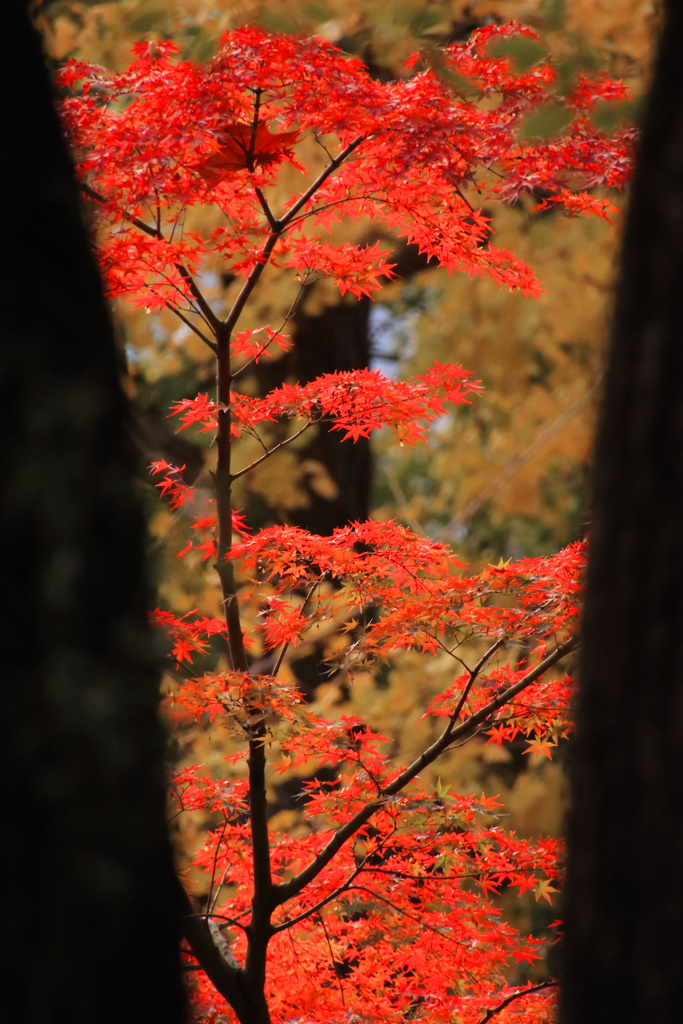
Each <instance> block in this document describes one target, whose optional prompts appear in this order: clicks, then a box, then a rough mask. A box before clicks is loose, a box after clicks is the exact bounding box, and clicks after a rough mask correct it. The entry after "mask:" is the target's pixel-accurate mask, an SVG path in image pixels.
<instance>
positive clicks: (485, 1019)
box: [477, 980, 560, 1024]
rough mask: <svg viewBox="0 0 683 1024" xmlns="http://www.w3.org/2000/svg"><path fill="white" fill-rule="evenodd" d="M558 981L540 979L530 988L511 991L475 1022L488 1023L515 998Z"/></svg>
mask: <svg viewBox="0 0 683 1024" xmlns="http://www.w3.org/2000/svg"><path fill="white" fill-rule="evenodd" d="M559 984H560V983H559V981H555V980H552V981H540V982H539V983H538V985H532V986H531V988H523V989H521V990H520V991H519V992H513V993H512V995H511V996H508V997H507V999H503V1001H502V1003H498V1005H497V1006H493V1007H492V1008H491V1009H490V1010H487V1011H486V1013H485V1014H484V1016H483V1017H482V1018H481V1020H479V1021H478V1022H477V1024H488V1022H489V1021H490V1020H491V1018H492V1017H494V1016H495V1015H496V1014H497V1013H500V1011H501V1010H504V1009H505V1007H506V1006H509V1005H510V1003H512V1002H513V1001H514V1000H515V999H521V998H522V996H528V995H530V994H531V993H532V992H540V991H541V990H542V989H544V988H552V987H553V986H555V985H559Z"/></svg>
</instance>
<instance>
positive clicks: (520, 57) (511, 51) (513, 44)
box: [488, 36, 546, 71]
mask: <svg viewBox="0 0 683 1024" xmlns="http://www.w3.org/2000/svg"><path fill="white" fill-rule="evenodd" d="M488 49H489V53H490V54H491V56H492V57H498V58H501V57H510V58H511V59H512V60H513V61H514V64H515V67H516V68H517V70H518V71H526V69H527V68H530V67H531V66H532V65H533V64H537V63H538V61H539V60H541V58H542V57H543V56H544V55H545V52H546V51H545V50H544V49H543V47H542V46H541V45H540V44H539V43H537V42H536V41H535V40H534V39H529V38H527V37H524V36H522V37H521V38H519V39H500V40H499V41H498V42H496V43H493V44H492V45H491V46H489V48H488Z"/></svg>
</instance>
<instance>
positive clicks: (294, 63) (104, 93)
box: [59, 25, 633, 309]
mask: <svg viewBox="0 0 683 1024" xmlns="http://www.w3.org/2000/svg"><path fill="white" fill-rule="evenodd" d="M519 34H526V35H529V34H530V33H529V30H527V29H523V28H521V27H520V26H516V25H502V26H495V25H490V26H487V27H486V28H483V29H479V30H477V31H476V32H474V33H473V34H472V36H471V37H470V39H469V40H468V42H466V43H462V44H456V45H452V46H449V47H447V48H446V50H445V51H443V55H442V62H443V63H442V68H441V71H438V70H435V69H433V68H428V69H426V70H423V71H420V72H415V70H414V66H415V65H416V64H417V63H418V62H419V55H415V56H414V58H413V59H412V60H411V62H410V63H409V65H408V67H407V69H406V77H405V78H404V79H401V80H400V81H398V82H388V83H387V82H378V81H376V80H374V79H373V78H371V77H370V75H369V73H368V71H367V69H366V68H365V67H364V66H363V65H361V64H360V63H359V62H358V61H356V60H350V59H348V58H347V57H346V56H345V55H343V54H341V53H340V52H339V51H338V50H336V49H335V48H334V47H333V46H331V45H330V44H329V43H326V42H325V41H324V40H321V39H319V38H314V39H297V38H292V37H277V36H271V35H267V34H265V33H263V32H261V31H259V30H257V29H255V28H244V29H240V30H238V31H236V32H232V33H229V34H228V35H226V36H225V37H224V39H223V40H222V46H221V49H220V51H219V53H218V54H217V56H216V57H215V58H214V59H213V60H211V61H209V62H208V63H207V64H205V65H197V64H194V63H192V62H191V61H185V60H181V59H179V58H178V54H177V51H176V50H175V48H174V47H173V45H172V44H171V43H155V44H140V45H139V46H138V47H137V48H136V54H137V56H136V59H135V60H134V62H133V63H132V64H131V66H130V67H129V68H128V70H127V71H125V72H123V73H121V74H116V75H111V74H109V73H108V72H106V71H104V69H102V68H99V67H96V66H93V65H88V64H84V63H82V62H74V61H71V62H69V63H67V64H66V66H65V67H64V68H63V69H62V70H61V71H60V73H59V81H60V84H61V85H62V86H63V87H68V88H69V89H71V90H72V95H71V96H69V97H68V98H67V99H66V100H65V101H64V103H63V120H64V124H65V126H66V129H67V131H68V133H69V134H70V136H71V138H72V141H73V144H74V148H75V150H76V152H77V153H78V154H79V155H80V160H79V171H80V174H81V175H82V177H83V179H84V180H85V181H87V182H88V184H89V186H90V187H91V188H94V189H95V190H97V192H98V193H99V194H100V196H101V199H102V202H101V204H100V206H99V208H98V213H99V215H100V217H101V218H102V221H103V226H105V227H106V228H108V231H105V232H104V233H103V234H102V238H101V249H100V257H101V265H102V267H103V270H104V274H105V278H106V282H107V285H108V288H109V291H110V293H111V294H112V295H123V296H126V297H129V298H132V300H133V301H134V302H136V303H137V304H141V305H145V306H147V307H148V308H150V309H153V308H157V307H159V306H164V305H166V304H167V303H170V304H171V305H176V306H177V305H178V304H181V305H184V304H189V306H190V307H191V308H192V295H191V292H190V289H189V285H188V280H187V277H186V276H184V275H183V273H182V272H181V271H179V269H178V268H179V267H181V266H183V267H185V268H186V269H187V270H189V271H190V273H192V272H194V270H196V268H197V267H198V266H199V265H200V263H202V262H203V261H205V260H206V259H207V258H208V259H211V260H212V262H214V263H215V262H216V261H222V262H223V263H224V264H227V267H228V268H229V269H231V270H232V272H233V273H248V272H249V271H250V270H251V269H252V268H253V267H254V266H255V265H256V264H257V263H258V262H259V261H260V260H261V259H262V258H263V256H262V253H263V246H264V243H265V241H266V239H267V237H268V235H269V232H270V230H271V226H272V225H271V222H270V221H269V219H268V217H267V216H266V215H265V213H264V210H263V206H262V203H261V200H260V198H259V192H260V194H261V196H263V195H264V193H267V192H268V189H269V188H270V186H271V185H272V184H274V182H275V180H276V175H277V172H278V170H279V168H280V167H281V165H282V162H283V161H289V162H291V163H294V164H295V165H296V166H301V168H302V169H304V168H303V166H302V165H300V164H299V163H298V162H297V157H298V156H300V158H301V159H302V160H304V159H305V158H306V153H305V151H304V150H305V147H303V143H304V142H305V140H306V139H307V138H308V139H315V140H317V141H318V142H320V144H321V145H323V146H324V148H326V149H327V151H328V152H330V154H331V152H332V151H331V149H330V147H332V149H334V140H336V144H337V146H338V147H339V149H338V154H339V153H341V152H342V151H343V150H344V147H347V146H349V144H352V145H353V146H354V147H355V148H354V149H353V152H350V153H348V154H347V159H345V160H344V161H343V162H342V163H341V164H340V166H338V167H334V168H333V173H330V174H329V176H328V177H327V179H326V180H325V181H324V182H323V183H322V184H321V186H320V187H319V188H318V189H317V190H316V191H315V193H314V194H312V195H311V197H310V199H308V200H307V201H304V202H303V204H302V205H301V207H300V208H298V210H297V215H296V216H295V217H294V218H293V219H292V220H291V222H290V223H289V224H288V227H287V231H286V232H284V233H283V234H282V235H281V236H280V238H279V240H278V244H277V247H276V250H275V253H274V258H276V259H280V260H281V261H282V262H283V264H284V265H286V266H291V267H294V268H296V270H297V271H298V272H299V274H301V275H304V276H307V275H309V274H311V273H323V274H326V275H328V276H330V277H331V278H332V279H333V280H335V281H336V282H337V284H338V285H339V287H340V289H341V291H342V292H343V291H346V290H349V291H351V292H352V293H353V294H355V295H359V296H360V295H367V294H370V292H371V291H372V290H373V289H375V288H376V287H377V286H378V278H379V277H380V276H384V277H387V276H391V266H390V264H387V262H386V259H385V253H383V252H382V251H381V250H380V249H379V248H378V246H351V245H345V244H344V245H332V244H331V243H330V242H328V241H326V240H324V239H321V238H320V237H319V235H318V234H317V233H316V227H317V228H322V229H328V228H329V225H330V224H331V223H332V222H334V221H335V220H338V219H339V218H340V217H341V216H343V215H344V216H352V217H356V218H362V217H368V218H370V219H372V220H373V221H374V222H378V221H384V223H385V224H386V225H387V227H388V228H390V229H392V230H395V231H396V232H398V234H399V235H402V236H403V237H405V238H406V239H407V241H409V242H413V243H415V244H417V245H418V246H419V248H420V250H421V251H422V252H423V253H424V254H425V255H426V256H428V257H430V258H433V259H436V260H438V261H439V262H440V263H441V264H442V265H443V266H446V267H448V268H449V269H457V270H466V271H468V272H469V273H471V274H486V275H488V276H490V277H492V278H493V279H494V280H496V281H498V282H499V283H501V284H505V285H507V286H509V287H511V288H520V289H522V290H523V291H524V292H525V294H528V295H533V294H538V291H539V285H538V282H537V281H536V279H535V277H534V275H533V273H532V271H531V270H530V269H529V268H528V267H527V266H525V264H524V263H523V262H522V261H521V260H519V259H518V258H517V257H515V256H514V255H513V254H511V253H508V252H506V251H504V250H500V249H498V248H496V247H495V246H494V245H484V244H483V243H484V242H486V240H487V235H488V231H487V221H486V219H485V218H484V217H483V216H482V215H481V213H480V212H479V211H477V210H473V209H472V208H471V206H470V204H469V202H468V201H467V199H466V198H465V196H464V191H463V190H466V189H467V188H468V187H470V186H476V188H477V190H478V192H479V194H480V195H481V196H482V197H483V198H484V199H486V198H487V197H488V198H493V199H496V198H500V199H502V200H504V201H506V202H512V201H514V200H516V199H517V198H518V197H519V196H520V195H522V194H524V193H532V194H535V195H538V194H540V195H541V196H542V197H544V198H545V199H547V200H549V201H552V202H553V203H557V204H560V205H562V206H564V207H565V209H567V210H568V211H569V212H577V211H578V210H586V211H588V210H591V211H593V212H600V211H601V210H602V211H603V212H604V208H605V203H604V201H603V200H602V199H595V198H593V197H590V196H589V195H587V190H589V189H592V188H595V187H596V186H599V185H610V186H621V185H622V184H623V182H624V180H625V177H626V175H627V172H628V167H629V164H630V159H631V148H632V138H633V132H632V131H631V130H627V129H623V128H622V129H619V130H617V131H614V132H603V131H601V130H599V129H598V128H597V127H595V125H594V124H593V123H592V122H591V121H590V117H589V114H590V111H591V109H592V108H593V107H594V106H595V105H596V103H598V102H600V101H603V100H614V99H620V98H621V97H622V96H623V95H624V89H623V87H622V86H621V84H620V83H618V82H614V81H612V80H610V79H608V78H607V77H606V76H604V75H600V76H595V77H593V78H588V77H586V76H583V77H582V78H581V79H580V80H579V83H578V85H577V87H576V89H575V90H574V92H573V93H572V94H571V95H570V96H568V97H564V98H560V99H558V97H557V96H556V95H555V92H554V79H555V72H554V69H553V68H552V67H551V66H550V65H549V64H543V63H539V64H537V65H535V66H534V67H532V68H530V69H528V70H526V71H524V72H516V71H514V70H513V67H512V64H511V62H510V61H509V60H507V59H503V58H500V59H495V58H493V57H492V56H491V54H490V52H489V49H488V47H489V45H490V44H491V43H492V42H495V41H496V40H500V39H503V38H505V37H508V36H512V35H519ZM454 74H455V75H456V76H458V78H459V80H462V79H465V80H467V81H468V82H469V83H470V85H471V89H472V94H471V95H467V96H465V95H457V94H456V93H455V92H454V91H453V89H452V88H451V86H450V84H449V75H451V76H452V75H454ZM255 98H256V102H255ZM482 101H484V102H482ZM551 101H552V102H554V103H562V104H563V105H564V107H565V108H566V110H567V111H568V114H569V116H570V118H571V121H570V124H569V125H568V127H567V128H566V129H565V130H564V131H563V132H562V133H561V134H560V135H559V136H557V137H555V138H552V139H550V140H547V141H544V142H538V141H534V142H531V143H523V142H521V141H520V128H521V127H522V126H523V124H524V122H525V119H526V118H527V117H528V116H529V115H530V114H531V113H533V112H534V111H535V110H537V109H539V108H542V107H543V106H544V105H545V104H547V103H548V102H551ZM492 172H495V173H492ZM539 190H540V192H539ZM196 204H211V205H213V206H215V207H217V208H218V209H220V210H221V211H222V213H223V214H224V215H225V217H226V219H227V221H228V224H229V227H221V228H217V229H216V230H215V231H214V232H213V234H212V235H211V236H210V237H201V236H200V235H198V234H192V233H190V232H187V231H185V230H184V227H183V220H184V211H185V210H186V209H187V207H188V206H192V205H196ZM136 219H138V220H142V221H144V222H145V223H146V225H147V231H145V232H142V233H141V231H140V230H138V228H137V227H136V226H135V224H134V223H133V221H134V220H136Z"/></svg>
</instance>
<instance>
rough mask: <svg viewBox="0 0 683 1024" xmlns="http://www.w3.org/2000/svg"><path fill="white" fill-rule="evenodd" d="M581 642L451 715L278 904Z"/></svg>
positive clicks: (279, 895)
mask: <svg viewBox="0 0 683 1024" xmlns="http://www.w3.org/2000/svg"><path fill="white" fill-rule="evenodd" d="M577 645H578V640H576V639H574V638H572V639H571V640H568V641H567V642H566V643H564V644H561V645H560V646H559V647H558V648H557V649H556V650H555V651H553V653H552V654H549V655H548V656H547V657H546V658H544V659H543V661H541V662H539V664H538V665H536V667H535V668H533V669H532V670H531V671H530V672H527V674H526V675H525V676H523V677H522V679H520V680H519V681H518V682H517V683H515V684H514V685H513V686H509V687H508V688H507V690H504V691H503V692H502V693H501V694H499V696H498V697H495V698H494V699H493V700H491V701H489V703H488V704H487V705H486V706H485V707H483V708H481V709H480V710H479V711H478V712H476V714H474V715H470V717H469V718H468V719H466V721H464V722H462V723H461V724H460V725H459V726H457V727H454V723H453V720H452V719H449V722H448V725H447V726H446V728H445V729H444V731H443V732H442V734H441V736H440V737H439V738H438V739H437V740H435V741H434V743H432V744H431V746H429V747H427V749H426V750H424V751H423V752H422V754H420V756H419V757H418V758H416V759H415V761H413V763H412V764H410V765H408V767H407V768H405V769H404V771H402V772H401V774H400V775H398V776H397V777H396V778H395V779H394V781H393V782H390V783H389V785H388V786H386V787H385V788H384V790H383V791H382V796H381V798H377V799H375V800H371V801H370V802H369V803H367V804H366V805H365V807H361V809H360V810H359V811H357V812H356V813H355V814H354V815H353V817H352V818H350V819H349V820H348V821H347V822H346V824H345V825H342V826H341V827H340V828H338V829H337V831H336V832H335V833H334V835H333V836H332V838H331V839H330V840H329V842H328V843H327V845H326V846H324V847H323V849H322V850H321V851H320V853H319V854H318V855H317V856H316V857H314V859H313V860H312V861H311V862H310V863H309V864H308V865H307V866H306V867H305V868H303V869H302V870H301V871H300V872H299V874H298V875H295V876H294V878H290V879H289V881H288V882H281V883H280V884H279V885H276V886H275V896H276V901H277V903H278V904H281V903H285V902H286V901H287V900H289V899H291V898H292V897H293V896H296V895H297V894H298V893H299V892H301V890H302V889H303V888H304V887H305V886H307V885H308V884H309V882H311V881H312V880H313V879H314V878H316V877H317V875H319V874H320V872H321V871H322V870H323V868H325V867H327V865H328V864H329V862H330V861H331V860H332V858H333V857H334V856H335V855H336V854H337V852H338V851H339V850H340V849H341V847H342V846H343V845H344V843H345V842H346V841H347V840H348V839H350V838H351V837H352V836H353V835H355V834H356V832H358V830H359V829H361V828H362V827H363V826H364V825H365V824H366V823H367V822H368V821H369V820H370V818H371V817H372V816H373V814H375V812H376V811H378V810H379V808H380V807H381V806H382V804H384V803H385V802H386V801H387V800H388V799H389V798H390V797H392V796H395V795H396V794H397V793H400V792H401V790H402V789H404V788H405V786H407V785H408V783H409V782H411V781H412V780H413V779H414V778H415V777H416V776H417V775H419V774H420V772H421V771H422V770H423V769H424V768H426V767H427V766H428V765H430V764H431V763H432V762H433V761H435V760H436V759H437V757H439V756H440V755H441V754H442V753H443V752H444V751H445V750H447V749H448V747H449V746H450V745H451V744H452V743H453V742H455V741H456V740H460V739H465V738H467V739H470V738H471V736H472V735H473V734H474V733H475V732H476V731H477V729H478V728H479V727H480V726H481V725H482V724H483V723H484V722H486V721H487V719H489V718H490V717H491V715H493V714H495V712H496V711H497V710H498V709H499V708H501V707H502V706H503V705H504V704H507V703H508V701H510V700H512V698H513V697H515V696H516V695H517V694H518V693H521V691H522V690H524V689H526V687H527V686H531V684H532V683H535V682H536V680H537V679H539V678H540V677H541V676H542V675H543V674H544V673H545V672H547V671H548V669H549V668H552V666H553V665H555V664H557V662H558V661H560V660H561V659H562V658H564V657H566V655H567V654H569V653H570V652H571V651H573V650H575V648H576V647H577Z"/></svg>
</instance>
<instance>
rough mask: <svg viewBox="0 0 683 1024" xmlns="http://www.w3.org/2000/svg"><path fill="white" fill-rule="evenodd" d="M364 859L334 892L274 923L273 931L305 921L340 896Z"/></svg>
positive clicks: (351, 881) (356, 873)
mask: <svg viewBox="0 0 683 1024" xmlns="http://www.w3.org/2000/svg"><path fill="white" fill-rule="evenodd" d="M366 860H367V858H365V859H364V860H362V861H361V863H360V864H359V865H358V867H357V868H356V870H355V871H354V872H353V874H352V875H349V877H348V878H347V879H346V881H345V882H344V883H343V884H342V885H340V886H339V888H338V889H335V890H334V892H331V893H330V895H329V896H326V897H325V899H323V900H320V901H319V902H318V903H316V904H315V906H313V907H310V908H309V909H308V910H304V911H302V912H301V913H300V914H297V916H296V917H292V918H291V919H288V920H286V921H283V922H282V924H276V925H274V926H273V931H274V932H283V931H285V930H286V929H287V928H293V927H294V925H295V924H298V923H299V922H300V921H305V920H306V918H307V917H311V916H312V915H313V914H317V913H318V911H319V910H322V908H323V907H326V906H327V904H328V903H331V902H332V900H336V898H337V897H338V896H341V894H342V893H343V892H346V891H347V889H349V888H351V886H352V885H353V882H354V879H356V878H357V877H358V875H359V874H360V873H361V871H362V870H363V867H364V865H365V862H366Z"/></svg>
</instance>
